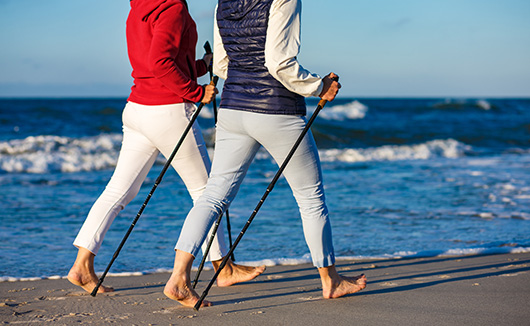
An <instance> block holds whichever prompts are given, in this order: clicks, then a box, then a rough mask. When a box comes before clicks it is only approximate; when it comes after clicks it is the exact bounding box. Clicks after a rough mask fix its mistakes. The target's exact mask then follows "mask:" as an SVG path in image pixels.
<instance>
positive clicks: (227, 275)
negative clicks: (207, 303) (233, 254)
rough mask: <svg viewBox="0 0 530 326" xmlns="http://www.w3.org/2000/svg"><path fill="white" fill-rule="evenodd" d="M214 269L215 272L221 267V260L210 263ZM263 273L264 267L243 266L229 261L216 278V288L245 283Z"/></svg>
mask: <svg viewBox="0 0 530 326" xmlns="http://www.w3.org/2000/svg"><path fill="white" fill-rule="evenodd" d="M212 264H213V266H214V269H215V270H216V271H217V270H218V269H219V266H220V265H221V260H217V261H212ZM264 271H265V265H262V266H258V267H251V266H243V265H237V264H234V262H233V261H231V260H229V261H228V262H227V263H226V265H225V267H224V268H223V270H222V271H221V272H220V273H219V276H218V277H217V286H219V287H225V286H230V285H234V284H236V283H241V282H247V281H250V280H253V279H255V278H256V277H258V276H259V275H261V274H262V273H263V272H264Z"/></svg>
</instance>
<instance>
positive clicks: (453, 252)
mask: <svg viewBox="0 0 530 326" xmlns="http://www.w3.org/2000/svg"><path fill="white" fill-rule="evenodd" d="M528 252H530V247H495V248H469V249H449V250H425V251H398V252H395V253H393V254H384V255H372V256H339V257H337V260H338V261H341V260H342V261H344V260H376V259H377V260H380V259H401V258H428V257H460V256H469V255H494V254H518V253H528ZM308 263H311V259H310V258H309V256H308V255H305V256H304V257H302V258H298V259H296V258H276V259H263V260H256V261H240V262H238V264H242V265H246V266H261V265H265V266H289V265H299V264H308ZM209 269H211V268H209V267H206V266H205V268H204V270H209ZM196 270H197V268H196V267H195V268H194V269H193V271H196ZM170 272H171V268H159V269H155V270H148V271H143V272H120V273H109V274H108V276H119V277H127V276H140V275H146V274H154V273H170ZM100 275H101V274H100V273H98V276H100ZM46 279H48V280H57V279H66V276H58V275H54V276H48V277H46V276H45V277H14V276H0V282H18V281H38V280H46Z"/></svg>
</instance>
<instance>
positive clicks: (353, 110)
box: [319, 101, 368, 121]
mask: <svg viewBox="0 0 530 326" xmlns="http://www.w3.org/2000/svg"><path fill="white" fill-rule="evenodd" d="M367 112H368V107H367V106H366V105H364V104H362V103H361V102H359V101H353V102H350V103H348V104H344V105H333V106H331V107H329V108H326V109H325V110H322V112H321V113H320V114H319V117H320V118H322V119H326V120H337V121H343V120H355V119H363V118H364V117H365V116H366V113H367Z"/></svg>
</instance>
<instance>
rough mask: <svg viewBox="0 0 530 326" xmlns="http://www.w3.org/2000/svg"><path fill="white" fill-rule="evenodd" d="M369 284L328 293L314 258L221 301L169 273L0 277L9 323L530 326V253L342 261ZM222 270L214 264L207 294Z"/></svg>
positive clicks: (1, 309) (279, 269)
mask: <svg viewBox="0 0 530 326" xmlns="http://www.w3.org/2000/svg"><path fill="white" fill-rule="evenodd" d="M337 267H338V269H339V270H340V271H341V273H343V274H345V275H349V276H353V275H358V274H360V273H365V274H366V275H367V277H368V286H367V288H366V289H365V290H364V291H362V292H360V293H357V294H354V295H350V296H347V297H344V298H339V299H333V300H324V299H322V298H321V288H320V280H319V278H318V273H317V271H316V269H314V268H313V267H312V266H310V265H296V266H274V267H269V268H267V270H266V271H265V273H264V274H263V275H262V276H260V277H258V279H256V280H255V281H252V282H248V283H244V284H239V285H235V286H232V287H228V288H218V287H213V288H212V289H211V290H210V293H209V295H208V300H210V301H213V302H214V303H215V306H214V307H209V308H203V309H201V310H200V311H198V312H197V311H194V310H193V309H192V308H184V307H181V306H180V305H179V304H178V303H176V302H173V301H171V300H169V299H167V298H166V297H165V296H164V295H163V294H162V290H163V286H164V284H165V282H166V281H167V279H168V278H169V274H151V275H143V276H129V277H107V278H106V279H105V284H106V285H110V286H113V287H114V288H115V289H116V291H115V292H113V293H110V294H98V295H97V297H95V298H93V297H91V296H90V295H88V294H86V293H83V292H82V291H81V290H80V289H79V288H77V287H75V286H74V285H71V284H70V283H69V282H68V281H67V280H66V279H60V280H39V281H24V282H3V283H0V298H1V299H0V300H1V301H0V320H1V323H3V324H6V325H11V324H17V325H42V324H44V325H83V324H92V325H108V324H114V325H223V326H224V325H226V326H231V325H304V326H309V325H326V326H328V325H378V326H379V325H407V326H409V325H451V326H453V325H466V326H469V325H480V326H484V325H496V326H497V325H523V326H524V325H530V253H521V254H502V255H488V256H460V257H434V258H415V259H390V260H363V261H351V260H349V261H339V262H338V263H337ZM211 275H212V272H211V271H206V272H204V273H203V275H202V277H201V278H202V282H200V283H199V284H198V286H197V289H198V292H199V293H201V292H202V289H203V288H204V287H205V286H206V284H207V281H209V279H210V277H211Z"/></svg>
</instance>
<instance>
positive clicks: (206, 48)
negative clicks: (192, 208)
mask: <svg viewBox="0 0 530 326" xmlns="http://www.w3.org/2000/svg"><path fill="white" fill-rule="evenodd" d="M204 51H205V52H206V54H211V53H212V47H211V46H210V42H208V41H206V43H204ZM208 72H209V73H210V79H212V78H213V66H212V63H211V62H210V64H209V65H208ZM213 114H214V122H215V124H217V101H216V98H215V97H214V98H213ZM222 216H223V215H222V214H221V215H219V217H218V218H217V220H216V221H215V224H214V226H213V231H212V235H211V236H210V238H209V240H208V244H207V245H206V249H205V250H204V252H203V255H202V259H201V263H200V264H199V268H198V270H197V274H196V275H195V280H194V281H193V288H195V287H196V286H197V283H198V282H199V277H200V275H201V272H202V270H203V268H204V263H205V262H206V257H207V256H208V253H209V252H210V248H211V247H212V243H213V240H214V238H215V235H216V233H217V229H218V228H219V224H220V223H221V218H222ZM226 228H227V232H228V242H229V245H230V247H232V230H231V227H230V215H229V213H228V209H227V210H226ZM231 258H232V261H235V260H236V259H235V256H234V253H232V255H231Z"/></svg>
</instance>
